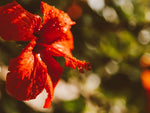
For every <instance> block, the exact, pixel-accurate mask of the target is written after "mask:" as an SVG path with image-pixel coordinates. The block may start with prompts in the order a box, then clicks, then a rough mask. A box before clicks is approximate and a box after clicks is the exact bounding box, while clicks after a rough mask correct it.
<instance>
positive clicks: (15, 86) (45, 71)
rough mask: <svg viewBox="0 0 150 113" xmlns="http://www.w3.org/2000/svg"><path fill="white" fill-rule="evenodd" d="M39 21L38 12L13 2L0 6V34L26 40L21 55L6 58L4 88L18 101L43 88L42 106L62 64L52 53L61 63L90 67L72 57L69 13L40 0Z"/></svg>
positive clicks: (81, 67) (51, 90)
mask: <svg viewBox="0 0 150 113" xmlns="http://www.w3.org/2000/svg"><path fill="white" fill-rule="evenodd" d="M41 11H42V14H43V23H42V24H41V18H40V16H38V15H34V14H31V13H29V12H28V11H26V10H25V9H23V8H22V7H21V6H20V5H19V4H18V3H17V2H15V1H14V2H12V3H9V4H7V5H5V6H1V7H0V36H1V37H2V38H3V39H4V40H6V41H10V40H14V41H30V42H29V44H28V45H27V46H26V47H25V48H24V49H23V50H22V52H21V54H20V55H19V56H18V57H17V58H14V59H11V60H10V63H9V67H8V69H9V73H8V74H7V78H6V88H7V91H8V93H9V94H11V95H12V96H13V97H15V98H16V99H18V100H30V99H35V98H36V96H37V95H38V94H40V93H41V92H42V90H43V89H46V91H47V93H48V96H47V98H46V100H45V105H44V108H49V107H50V105H51V102H52V98H53V93H54V89H55V86H56V84H57V83H58V81H59V80H60V77H61V74H62V71H63V69H62V67H61V66H60V65H59V64H58V62H57V61H56V60H55V59H54V58H53V57H52V56H57V57H60V56H63V57H64V58H65V66H69V67H72V68H73V69H75V68H76V67H77V68H78V69H79V71H80V72H83V71H84V69H85V70H89V69H90V68H91V66H90V64H89V63H86V62H85V61H80V60H77V59H76V58H74V57H73V56H72V53H71V50H72V49H73V48H74V46H73V36H72V33H71V31H70V27H71V25H73V24H75V22H73V21H72V20H71V19H70V18H69V16H68V15H67V14H66V13H64V12H63V11H61V10H58V9H56V8H54V7H52V6H50V5H48V4H46V3H44V2H41Z"/></svg>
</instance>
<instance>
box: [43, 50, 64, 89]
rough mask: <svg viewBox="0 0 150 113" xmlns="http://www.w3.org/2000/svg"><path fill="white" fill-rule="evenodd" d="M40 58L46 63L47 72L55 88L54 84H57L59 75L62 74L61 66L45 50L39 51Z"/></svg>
mask: <svg viewBox="0 0 150 113" xmlns="http://www.w3.org/2000/svg"><path fill="white" fill-rule="evenodd" d="M41 58H42V60H43V61H44V62H45V64H46V65H47V69H48V73H49V75H50V77H51V79H52V82H53V87H54V89H55V86H56V85H57V83H58V81H59V80H60V77H61V75H62V72H63V68H62V67H61V66H60V65H59V63H58V62H57V61H56V60H55V59H54V58H53V57H52V56H51V54H50V53H49V52H47V51H42V52H41Z"/></svg>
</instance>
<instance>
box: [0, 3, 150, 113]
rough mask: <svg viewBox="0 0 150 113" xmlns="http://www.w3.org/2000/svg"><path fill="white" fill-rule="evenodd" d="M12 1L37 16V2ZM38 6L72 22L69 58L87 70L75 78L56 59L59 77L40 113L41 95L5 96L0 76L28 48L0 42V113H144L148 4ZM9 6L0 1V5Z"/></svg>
mask: <svg viewBox="0 0 150 113" xmlns="http://www.w3.org/2000/svg"><path fill="white" fill-rule="evenodd" d="M16 1H17V2H18V3H19V4H21V5H22V6H23V7H24V8H25V9H26V10H28V11H29V12H31V13H34V14H38V15H40V16H42V15H41V12H40V0H16ZM43 1H44V2H47V3H48V4H50V5H53V6H55V7H56V8H58V9H61V10H63V11H65V12H68V14H69V15H70V16H71V18H72V19H73V20H74V21H75V22H76V25H74V26H72V28H71V30H72V32H73V35H74V45H75V49H74V50H73V54H74V56H76V57H77V58H79V59H82V60H86V61H88V62H90V63H91V64H92V70H91V71H89V72H86V73H79V72H78V70H77V69H76V70H73V69H70V68H68V67H64V59H63V58H57V60H58V61H59V63H60V64H61V65H62V66H63V67H64V72H63V75H62V80H61V81H60V83H59V84H58V86H57V88H56V91H55V96H54V101H53V104H52V107H51V108H50V109H46V110H45V109H42V104H41V103H42V102H43V100H44V99H43V98H45V97H46V95H45V93H44V92H43V93H42V96H39V98H38V99H37V100H35V101H34V100H33V101H31V102H21V101H17V100H16V99H14V98H13V97H11V96H9V95H8V94H7V92H6V89H5V75H6V73H7V66H8V63H9V60H10V59H11V58H14V57H16V56H18V55H19V53H20V51H21V50H22V48H23V47H25V45H26V43H27V42H26V43H25V42H13V41H11V42H5V41H3V40H2V39H1V38H0V113H149V112H150V111H148V109H150V108H149V107H148V106H149V105H150V104H149V100H150V98H149V94H148V92H149V89H150V86H149V85H150V77H149V76H150V75H149V74H150V72H149V73H148V75H147V76H146V77H145V76H144V75H143V73H141V72H143V71H145V70H148V68H149V66H150V1H149V0H43ZM10 2H12V0H1V1H0V5H1V6H2V5H5V4H7V3H10ZM8 32H9V29H8ZM141 76H143V79H142V81H141ZM142 82H143V85H142ZM144 83H145V84H146V83H147V84H146V85H147V86H145V85H144ZM148 86H149V87H148ZM43 95H45V96H43Z"/></svg>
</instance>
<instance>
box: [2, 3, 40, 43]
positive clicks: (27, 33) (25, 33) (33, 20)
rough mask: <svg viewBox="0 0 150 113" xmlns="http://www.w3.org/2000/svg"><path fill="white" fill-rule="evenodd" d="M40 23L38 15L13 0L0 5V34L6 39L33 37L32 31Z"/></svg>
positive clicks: (20, 39) (27, 39) (22, 39)
mask: <svg viewBox="0 0 150 113" xmlns="http://www.w3.org/2000/svg"><path fill="white" fill-rule="evenodd" d="M40 24H41V18H40V17H39V16H37V15H33V14H31V13H29V12H28V11H26V10H25V9H23V8H22V7H21V6H20V5H19V4H18V3H17V2H15V1H13V2H12V3H9V4H7V5H5V6H1V7H0V36H1V37H2V38H3V39H4V40H6V41H9V40H14V41H29V40H31V39H34V38H35V37H34V36H33V33H35V32H37V31H38V29H39V27H40Z"/></svg>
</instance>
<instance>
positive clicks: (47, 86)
mask: <svg viewBox="0 0 150 113" xmlns="http://www.w3.org/2000/svg"><path fill="white" fill-rule="evenodd" d="M45 89H46V92H47V93H48V95H47V98H46V100H45V104H44V106H43V107H44V108H50V106H51V103H52V99H53V95H54V88H53V82H52V80H51V78H50V76H49V75H48V74H47V81H46V84H45Z"/></svg>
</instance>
